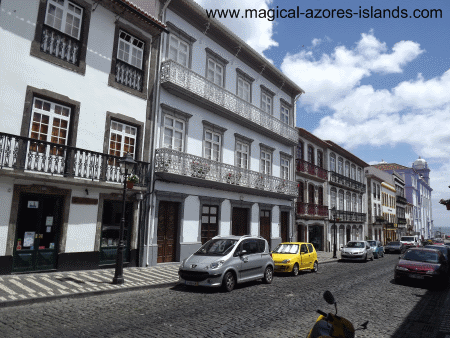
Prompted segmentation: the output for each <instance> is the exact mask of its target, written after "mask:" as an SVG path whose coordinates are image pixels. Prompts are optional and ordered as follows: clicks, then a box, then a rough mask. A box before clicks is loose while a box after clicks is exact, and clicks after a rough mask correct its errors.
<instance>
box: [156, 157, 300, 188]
mask: <svg viewBox="0 0 450 338" xmlns="http://www.w3.org/2000/svg"><path fill="white" fill-rule="evenodd" d="M155 172H157V173H170V174H176V175H182V176H183V177H185V178H184V179H183V180H182V181H181V182H182V183H186V184H187V182H188V179H187V177H189V178H196V179H202V180H205V181H210V182H211V184H210V186H214V185H217V184H215V183H223V184H224V185H223V186H226V185H230V186H233V187H239V188H242V187H243V188H252V189H259V190H263V191H266V192H272V193H277V194H284V195H289V196H292V197H295V196H297V194H298V191H297V182H293V181H288V180H284V179H282V178H279V177H274V176H270V175H266V174H261V173H258V172H256V171H252V170H248V169H243V168H239V167H235V166H233V165H230V164H225V163H221V162H216V161H212V160H208V159H206V158H203V157H199V156H194V155H191V154H187V153H184V152H180V151H177V150H173V149H165V148H163V149H157V150H156V156H155ZM194 183H195V184H198V183H199V181H198V180H196V181H194ZM223 186H222V187H223ZM228 190H230V189H228ZM236 190H239V189H236Z"/></svg>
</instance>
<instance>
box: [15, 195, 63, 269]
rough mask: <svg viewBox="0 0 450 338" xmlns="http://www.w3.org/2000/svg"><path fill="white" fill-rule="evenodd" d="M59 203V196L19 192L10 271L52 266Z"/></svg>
mask: <svg viewBox="0 0 450 338" xmlns="http://www.w3.org/2000/svg"><path fill="white" fill-rule="evenodd" d="M62 206H63V197H62V196H57V195H40V194H27V193H24V194H21V196H20V199H19V210H18V218H17V231H16V238H15V241H14V243H15V245H14V254H13V268H12V272H26V271H42V270H53V269H55V268H56V260H57V256H58V240H59V233H60V227H61V217H62V211H63V208H62Z"/></svg>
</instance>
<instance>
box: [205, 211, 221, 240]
mask: <svg viewBox="0 0 450 338" xmlns="http://www.w3.org/2000/svg"><path fill="white" fill-rule="evenodd" d="M218 211H219V206H217V205H206V204H203V205H202V226H201V240H202V244H205V243H206V242H207V241H209V240H210V239H211V238H213V237H215V236H217V234H218V232H219V226H218V214H219V213H218Z"/></svg>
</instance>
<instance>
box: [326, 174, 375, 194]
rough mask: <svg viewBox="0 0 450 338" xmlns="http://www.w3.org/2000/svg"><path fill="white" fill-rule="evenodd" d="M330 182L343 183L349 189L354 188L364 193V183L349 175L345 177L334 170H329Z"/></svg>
mask: <svg viewBox="0 0 450 338" xmlns="http://www.w3.org/2000/svg"><path fill="white" fill-rule="evenodd" d="M329 173H330V182H334V183H338V184H341V185H344V186H346V187H348V188H350V189H355V190H357V191H359V192H361V193H365V192H366V185H365V184H363V183H361V182H358V181H355V180H352V179H351V178H349V177H345V176H344V175H341V174H338V173H336V172H334V171H330V172H329Z"/></svg>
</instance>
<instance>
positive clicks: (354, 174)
mask: <svg viewBox="0 0 450 338" xmlns="http://www.w3.org/2000/svg"><path fill="white" fill-rule="evenodd" d="M350 174H351V178H352V180H355V181H356V167H355V166H354V165H352V166H351V171H350Z"/></svg>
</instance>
